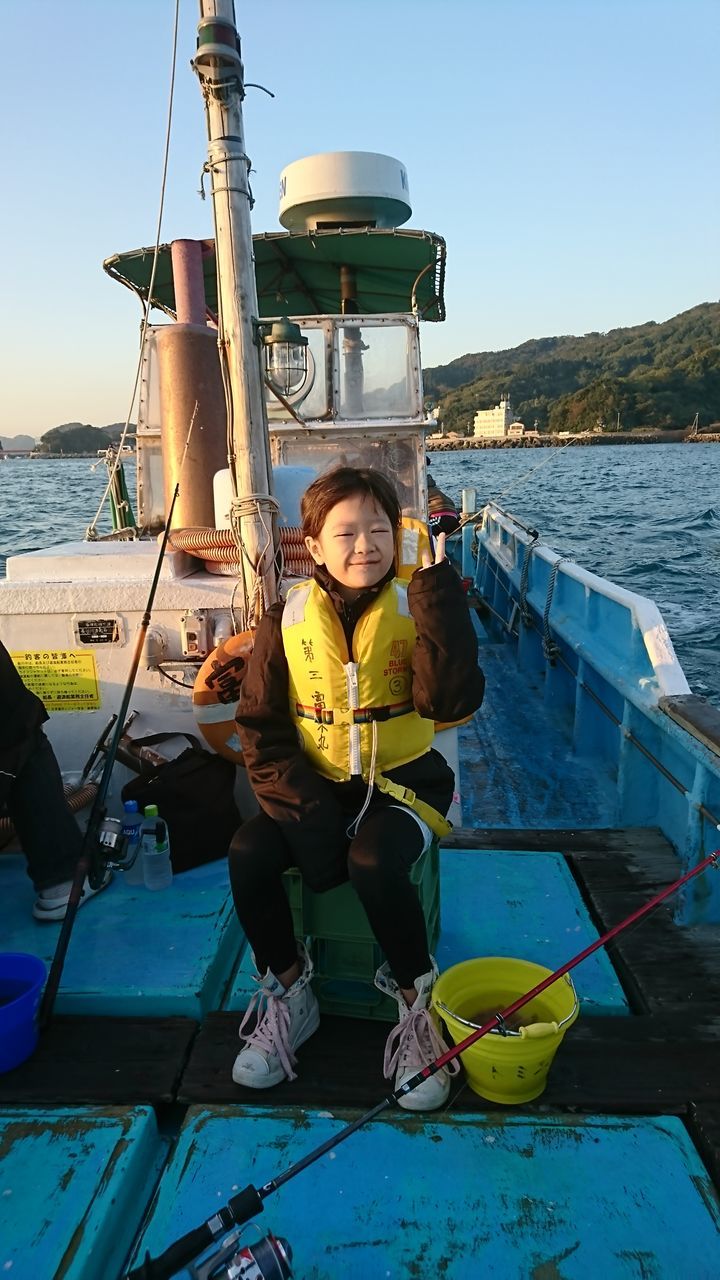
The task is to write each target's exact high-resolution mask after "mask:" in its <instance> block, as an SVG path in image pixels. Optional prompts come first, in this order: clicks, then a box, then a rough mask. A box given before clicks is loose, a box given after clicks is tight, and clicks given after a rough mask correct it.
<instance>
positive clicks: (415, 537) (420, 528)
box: [395, 516, 432, 581]
mask: <svg viewBox="0 0 720 1280" xmlns="http://www.w3.org/2000/svg"><path fill="white" fill-rule="evenodd" d="M423 553H427V554H428V555H430V556H431V555H432V548H431V545H430V534H429V533H428V528H427V525H426V524H425V522H424V520H416V519H415V517H414V516H403V518H402V523H401V525H400V528H399V529H398V534H397V539H396V543H395V565H396V568H397V576H398V578H402V579H404V580H405V581H409V580H410V578H412V576H413V574H414V572H415V570H416V569H419V568H420V565H421V564H422V562H423V560H422V558H423Z"/></svg>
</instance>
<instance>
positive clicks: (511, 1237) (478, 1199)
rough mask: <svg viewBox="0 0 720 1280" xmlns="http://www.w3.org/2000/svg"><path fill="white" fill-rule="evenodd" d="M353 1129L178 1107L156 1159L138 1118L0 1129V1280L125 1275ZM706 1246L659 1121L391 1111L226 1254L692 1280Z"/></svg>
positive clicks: (325, 1276) (681, 1164) (708, 1218)
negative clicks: (241, 1193) (170, 1135)
mask: <svg viewBox="0 0 720 1280" xmlns="http://www.w3.org/2000/svg"><path fill="white" fill-rule="evenodd" d="M352 1118H354V1115H353V1114H346V1115H342V1116H338V1115H333V1114H331V1113H329V1112H328V1111H314V1112H308V1111H305V1110H303V1109H300V1108H294V1109H289V1110H284V1109H279V1110H278V1111H276V1112H275V1113H274V1114H272V1113H270V1112H268V1111H266V1110H262V1109H256V1108H252V1107H232V1108H227V1107H215V1108H196V1107H193V1108H191V1109H190V1110H189V1111H188V1113H187V1115H186V1118H185V1121H184V1123H183V1126H182V1128H181V1130H180V1133H179V1135H178V1138H177V1141H176V1142H175V1144H174V1145H173V1147H172V1149H169V1148H168V1144H167V1143H166V1142H164V1141H163V1140H162V1139H161V1137H160V1136H159V1133H158V1130H157V1127H156V1125H155V1121H154V1118H153V1115H152V1112H151V1111H150V1110H149V1109H148V1108H136V1109H134V1110H128V1111H124V1112H123V1111H120V1110H117V1111H112V1110H104V1111H103V1110H101V1109H94V1110H88V1109H84V1110H83V1111H80V1112H77V1111H72V1110H70V1109H68V1110H56V1111H54V1112H47V1111H46V1112H43V1113H42V1114H41V1115H36V1114H33V1113H29V1112H25V1111H18V1112H14V1113H2V1112H0V1148H1V1149H2V1151H3V1164H2V1174H1V1175H0V1181H1V1183H2V1186H1V1187H0V1240H2V1242H3V1243H2V1245H0V1268H2V1269H3V1270H4V1271H7V1272H10V1271H11V1273H12V1275H13V1277H14V1278H15V1280H37V1277H38V1276H60V1275H62V1276H63V1277H65V1278H66V1280H98V1278H99V1277H102V1278H103V1280H111V1278H114V1277H116V1276H119V1275H120V1274H121V1273H122V1268H123V1262H124V1259H125V1258H126V1256H127V1254H128V1250H129V1249H130V1246H131V1243H132V1241H133V1240H135V1242H136V1243H135V1247H134V1249H133V1258H134V1261H135V1263H136V1264H138V1263H139V1262H140V1260H141V1259H142V1258H143V1257H144V1256H145V1252H146V1250H149V1251H150V1253H151V1254H152V1255H154V1256H157V1254H159V1253H161V1252H163V1250H164V1249H166V1248H167V1247H168V1245H169V1243H171V1242H172V1241H173V1240H175V1239H176V1238H177V1237H178V1236H180V1235H182V1234H184V1233H185V1232H187V1231H189V1230H191V1229H192V1228H194V1227H196V1226H198V1225H199V1224H200V1223H201V1222H203V1221H205V1220H206V1219H207V1218H208V1217H210V1216H211V1215H212V1213H213V1212H215V1211H216V1210H217V1209H218V1208H220V1207H221V1206H222V1205H224V1204H225V1203H226V1201H227V1200H228V1199H229V1198H230V1196H231V1195H232V1194H234V1193H235V1192H236V1191H237V1190H238V1189H240V1188H242V1187H244V1186H245V1185H247V1184H248V1183H251V1184H253V1185H255V1186H261V1185H263V1184H265V1183H266V1182H267V1181H268V1180H269V1179H270V1178H273V1177H277V1176H278V1175H279V1174H280V1173H282V1172H284V1171H285V1170H286V1169H287V1168H288V1167H289V1166H290V1165H292V1164H294V1163H295V1162H296V1161H297V1160H299V1159H301V1158H302V1157H304V1156H305V1155H307V1154H308V1153H309V1152H310V1150H312V1149H313V1148H314V1147H315V1146H316V1145H318V1144H319V1143H320V1142H323V1141H325V1140H326V1139H328V1138H330V1137H332V1136H334V1135H335V1134H337V1133H338V1131H339V1130H340V1129H341V1128H342V1127H343V1125H344V1124H345V1123H347V1121H348V1120H350V1119H352ZM161 1169H162V1177H161V1180H160V1183H159V1187H158V1190H157V1193H156V1194H155V1196H154V1197H153V1190H154V1183H155V1181H156V1179H157V1176H158V1174H159V1172H160V1170H161ZM28 1186H32V1187H33V1192H34V1194H33V1196H32V1197H30V1196H28V1195H27V1188H28ZM308 1205H311V1206H316V1207H319V1206H322V1218H321V1220H319V1218H318V1214H317V1213H316V1212H310V1213H309V1212H308ZM38 1206H42V1211H41V1212H38ZM84 1206H87V1208H86V1209H85V1208H84ZM719 1228H720V1209H719V1207H718V1201H717V1198H716V1196H715V1192H714V1189H713V1187H712V1183H711V1182H710V1179H709V1177H708V1175H707V1172H706V1170H705V1169H704V1168H703V1165H702V1162H701V1161H700V1159H699V1157H698V1154H697V1152H696V1151H695V1149H694V1147H693V1145H692V1143H691V1142H690V1139H689V1138H688V1135H687V1133H686V1131H685V1129H684V1127H683V1124H682V1122H681V1121H680V1120H678V1119H677V1118H675V1117H667V1118H662V1119H651V1118H625V1119H619V1118H613V1117H607V1116H585V1117H582V1118H581V1117H562V1118H558V1117H553V1116H544V1117H529V1116H523V1115H512V1116H509V1117H507V1118H503V1119H502V1120H499V1119H498V1117H497V1116H492V1115H478V1114H472V1115H464V1114H455V1115H453V1116H447V1115H440V1116H432V1117H425V1118H424V1119H422V1120H421V1119H419V1118H418V1117H415V1116H409V1115H407V1114H397V1113H395V1114H390V1115H388V1116H387V1118H384V1119H382V1120H376V1121H374V1122H373V1123H371V1124H368V1125H367V1126H366V1127H364V1128H363V1129H361V1130H359V1131H358V1132H357V1133H355V1134H354V1135H353V1137H352V1138H350V1139H349V1140H348V1141H347V1142H345V1143H343V1144H341V1145H340V1146H338V1147H337V1148H336V1149H335V1150H333V1151H331V1152H330V1153H328V1154H327V1155H326V1156H324V1157H323V1158H322V1159H321V1160H319V1161H318V1162H316V1163H315V1164H313V1165H311V1166H310V1167H309V1168H308V1169H307V1170H306V1171H305V1172H303V1173H302V1174H300V1175H299V1178H298V1180H297V1181H295V1180H294V1179H292V1180H290V1182H288V1183H287V1184H286V1185H285V1186H284V1187H283V1188H281V1189H280V1190H279V1191H278V1192H277V1193H275V1194H274V1195H273V1196H272V1198H271V1199H270V1200H269V1201H267V1202H266V1211H265V1213H264V1214H263V1215H262V1217H261V1218H260V1219H259V1221H258V1222H257V1225H256V1228H253V1227H249V1228H246V1231H245V1233H244V1240H245V1242H247V1243H252V1242H253V1240H255V1239H256V1238H257V1234H261V1233H264V1232H266V1231H272V1232H273V1233H274V1234H276V1235H280V1236H282V1237H285V1238H286V1239H287V1240H288V1241H289V1243H290V1245H291V1248H292V1250H293V1265H294V1274H295V1275H296V1276H297V1277H298V1280H299V1278H300V1277H302V1280H335V1278H336V1277H337V1276H338V1275H342V1276H343V1277H345V1278H346V1280H366V1277H368V1276H383V1275H384V1276H395V1277H414V1276H435V1275H438V1276H439V1275H442V1276H444V1277H446V1280H461V1277H462V1278H463V1280H465V1277H467V1276H476V1275H477V1276H479V1275H497V1276H503V1277H517V1278H518V1280H520V1278H521V1277H528V1276H534V1277H537V1276H545V1275H547V1276H563V1277H566V1278H567V1280H574V1278H575V1277H578V1280H580V1278H583V1277H584V1276H586V1275H596V1274H600V1273H602V1274H603V1275H607V1276H609V1277H612V1278H613V1280H615V1277H617V1278H618V1280H621V1278H624V1277H627V1278H628V1280H634V1278H636V1277H638V1276H643V1277H650V1276H652V1277H653V1278H654V1280H676V1278H677V1277H678V1276H685V1275H692V1276H693V1280H711V1277H713V1278H714V1277H715V1276H717V1274H718V1261H719V1253H718V1230H719Z"/></svg>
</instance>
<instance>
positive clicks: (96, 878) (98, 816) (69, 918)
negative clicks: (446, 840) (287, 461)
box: [38, 401, 198, 1031]
mask: <svg viewBox="0 0 720 1280" xmlns="http://www.w3.org/2000/svg"><path fill="white" fill-rule="evenodd" d="M197 410H198V405H197V401H196V402H195V408H194V409H193V414H192V418H191V419H190V427H189V429H188V434H187V439H186V441H185V449H184V451H183V456H182V461H181V463H180V470H179V472H178V479H177V483H176V485H175V489H174V492H173V496H172V500H171V502H170V510H169V511H168V516H167V520H166V522H165V531H164V533H163V537H162V542H161V543H160V550H159V552H158V557H157V561H156V563H155V572H154V574H153V578H152V582H151V584H150V590H149V592H148V598H147V602H146V604H145V612H144V613H143V616H142V619H141V621H140V626H139V628H138V632H137V636H136V639H135V649H134V651H133V655H132V661H131V663H130V671H129V674H128V678H127V681H126V683H125V690H124V693H123V697H122V702H121V704H120V709H119V711H118V713H117V719H116V721H115V729H114V732H113V736H112V739H111V741H110V746H109V747H108V750H107V754H106V756H105V764H104V767H103V771H102V774H101V776H100V782H99V784H98V789H97V794H96V796H95V799H94V800H93V805H92V808H91V810H90V816H89V818H88V822H87V827H86V828H85V834H84V836H83V841H82V845H81V847H80V857H79V859H78V862H77V865H76V867H75V872H74V875H73V882H72V886H71V889H70V896H69V898H68V904H67V909H66V911H65V916H64V918H63V922H62V925H61V928H60V935H59V937H58V940H57V946H56V947H55V954H54V955H53V958H52V963H51V965H50V973H49V975H48V980H47V983H46V984H45V990H44V992H43V997H42V1002H41V1004H40V1011H39V1014H38V1021H39V1026H40V1030H41V1031H45V1030H46V1028H47V1027H48V1025H49V1023H50V1020H51V1018H52V1015H53V1009H54V1007H55V1000H56V999H57V993H58V989H59V987H60V980H61V978H62V972H63V968H64V966H65V957H66V956H67V951H68V947H69V945H70V938H71V936H72V931H73V925H74V924H75V917H76V915H77V912H78V907H79V906H80V900H81V898H82V894H83V885H84V883H85V878H86V877H87V878H88V880H89V883H90V886H91V888H93V889H98V888H99V887H100V886H101V884H102V883H103V880H104V878H105V875H106V872H107V869H108V868H109V867H112V868H113V869H115V870H123V869H124V868H125V867H126V866H127V863H126V861H125V859H124V856H123V855H124V853H125V851H126V841H125V838H124V837H123V835H122V824H121V823H120V822H119V821H118V819H117V818H108V816H107V806H106V804H105V801H106V799H107V793H108V790H109V787H110V778H111V775H112V771H113V768H114V766H115V760H116V757H117V753H118V749H119V747H120V739H121V738H122V736H123V733H124V732H125V729H126V722H125V717H126V715H127V711H128V707H129V705H130V699H131V697H132V693H133V689H134V687H135V677H136V676H137V671H138V667H139V665H140V658H141V656H142V651H143V645H144V643H145V637H146V635H147V630H148V627H149V626H150V619H151V616H152V608H153V603H154V600H155V593H156V591H157V587H158V583H159V581H160V571H161V569H162V563H163V559H164V556H165V551H166V549H167V544H168V539H169V537H170V528H171V526H172V518H173V513H174V511H175V503H176V502H177V499H178V494H179V493H180V478H181V476H182V469H183V466H184V465H185V458H186V456H187V451H188V445H189V444H190V436H191V434H192V429H193V427H194V425H195V416H196V414H197ZM106 732H107V731H106ZM136 856H137V855H136Z"/></svg>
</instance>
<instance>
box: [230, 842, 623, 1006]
mask: <svg viewBox="0 0 720 1280" xmlns="http://www.w3.org/2000/svg"><path fill="white" fill-rule="evenodd" d="M440 920H441V929H440V939H439V942H438V945H437V947H436V958H437V961H438V964H439V966H440V969H441V971H442V970H444V969H448V968H449V967H450V965H453V964H458V963H459V962H460V961H461V960H470V959H473V958H475V957H477V956H514V957H516V958H517V959H519V960H532V961H534V962H535V963H536V964H542V965H545V966H546V968H548V969H555V968H558V966H559V965H561V964H563V963H564V962H565V961H566V960H569V959H570V958H571V956H573V955H575V954H576V952H578V951H581V950H582V949H583V948H584V947H587V946H589V945H590V943H592V942H594V941H595V940H596V939H597V936H598V934H597V930H596V929H595V927H594V925H593V923H592V921H591V920H590V917H589V915H588V913H587V910H586V909H585V906H584V904H583V901H582V899H581V897H580V893H579V891H578V888H577V886H576V884H575V881H574V880H573V878H572V875H571V874H570V872H569V870H568V868H567V864H566V862H565V859H564V858H563V857H562V854H559V853H557V854H555V853H522V852H518V851H513V852H504V851H501V850H492V851H488V850H477V849H470V850H464V849H442V850H441V852H440ZM253 972H254V970H253V965H252V958H251V956H250V952H249V950H248V951H246V952H245V953H244V954H243V956H242V958H241V960H240V963H239V966H238V970H237V973H236V974H235V977H234V979H233V984H232V988H231V990H230V992H229V994H228V996H227V999H226V1004H225V1007H226V1008H228V1009H243V1008H245V1006H246V1004H247V1002H248V999H249V997H250V995H251V994H252V992H253V991H254V990H255V984H254V983H253V980H252V974H253ZM573 977H574V979H575V986H576V988H577V991H578V995H579V996H580V997H581V1008H582V1013H583V1014H592V1013H598V1014H600V1013H602V1014H614V1013H619V1014H623V1013H627V1012H628V1006H627V1001H626V1000H625V996H624V994H623V991H622V988H621V986H620V983H619V982H618V979H617V977H616V975H615V971H614V969H613V967H612V964H611V963H610V960H609V958H608V956H607V954H606V953H605V952H604V951H597V952H595V954H594V955H593V956H591V957H590V958H589V959H588V960H587V961H585V962H584V963H583V965H582V967H581V968H580V969H578V971H577V973H576V974H574V975H573ZM519 994H520V992H518V995H519Z"/></svg>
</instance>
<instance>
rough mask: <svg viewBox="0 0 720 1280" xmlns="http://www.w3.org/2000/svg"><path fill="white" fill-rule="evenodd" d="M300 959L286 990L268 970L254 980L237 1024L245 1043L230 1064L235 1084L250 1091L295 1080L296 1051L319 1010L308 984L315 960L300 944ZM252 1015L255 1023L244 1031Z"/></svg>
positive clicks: (307, 1036) (317, 1020) (315, 1022)
mask: <svg viewBox="0 0 720 1280" xmlns="http://www.w3.org/2000/svg"><path fill="white" fill-rule="evenodd" d="M298 958H299V960H300V961H301V963H302V973H301V974H300V977H299V978H298V979H297V981H296V982H294V983H293V984H292V986H291V987H288V988H287V990H286V989H285V987H284V986H283V985H282V983H281V982H278V980H277V978H276V977H275V974H274V973H271V972H270V970H269V969H268V971H267V973H266V974H265V976H264V977H258V978H256V979H255V981H256V982H257V983H258V984H259V989H258V990H257V991H256V992H255V993H254V995H253V997H252V999H251V1001H250V1004H249V1005H248V1007H247V1009H246V1011H245V1016H244V1018H243V1020H242V1022H241V1023H240V1031H239V1035H240V1037H241V1039H244V1041H245V1045H244V1047H243V1048H242V1049H241V1050H240V1053H239V1054H238V1056H237V1058H236V1059H235V1063H234V1065H233V1069H232V1078H233V1080H234V1081H235V1084H243V1085H245V1086H246V1088H248V1089H271V1088H272V1087H273V1085H276V1084H280V1081H281V1080H295V1079H296V1078H297V1077H296V1073H295V1072H294V1071H293V1067H294V1066H295V1064H296V1062H297V1058H296V1057H295V1050H296V1049H299V1048H300V1045H301V1044H304V1043H305V1041H306V1040H309V1039H310V1036H311V1035H312V1034H313V1032H314V1031H317V1029H318V1026H319V1023H320V1009H319V1006H318V1002H317V1000H316V999H315V994H314V992H313V990H312V987H311V986H310V979H311V978H312V976H313V972H314V969H313V963H312V960H311V959H310V956H309V955H308V952H307V949H306V948H305V947H304V946H303V944H302V943H299V956H298ZM263 1003H264V1006H265V1007H264V1009H263V1008H262V1006H263ZM253 1015H255V1016H256V1017H257V1026H256V1027H255V1029H254V1031H251V1032H249V1033H248V1034H245V1027H246V1026H247V1024H248V1023H249V1022H250V1021H251V1020H252V1018H253Z"/></svg>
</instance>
